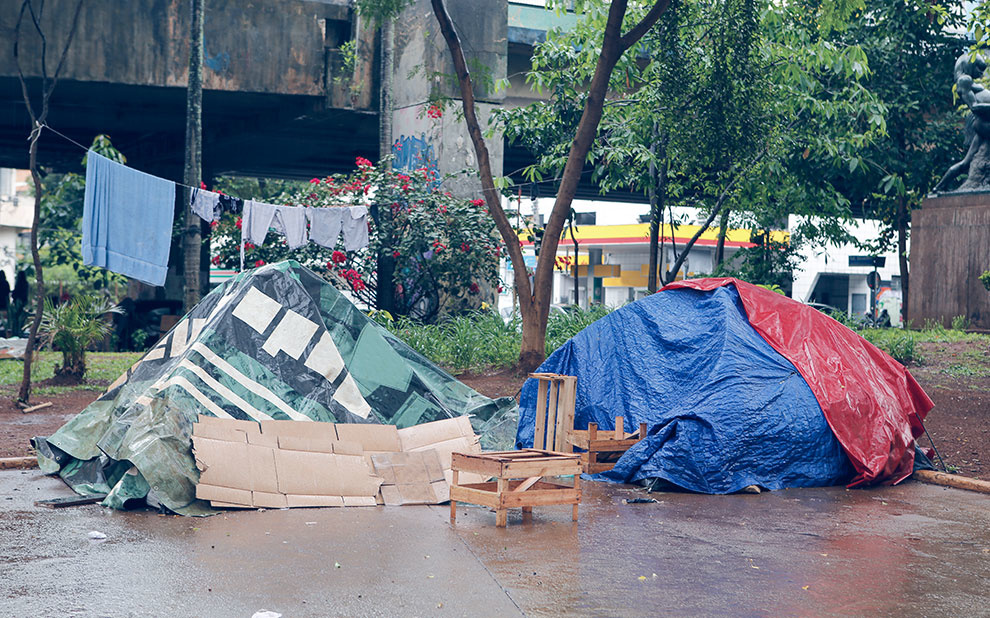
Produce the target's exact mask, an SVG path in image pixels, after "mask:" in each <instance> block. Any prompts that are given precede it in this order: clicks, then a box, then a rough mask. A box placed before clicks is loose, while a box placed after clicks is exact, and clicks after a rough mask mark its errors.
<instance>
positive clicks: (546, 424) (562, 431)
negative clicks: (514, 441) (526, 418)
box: [529, 373, 577, 453]
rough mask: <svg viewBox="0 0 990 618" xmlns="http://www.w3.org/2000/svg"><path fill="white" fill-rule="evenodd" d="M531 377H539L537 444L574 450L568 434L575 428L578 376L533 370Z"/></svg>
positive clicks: (541, 447)
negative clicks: (534, 371) (535, 371)
mask: <svg viewBox="0 0 990 618" xmlns="http://www.w3.org/2000/svg"><path fill="white" fill-rule="evenodd" d="M529 377H531V378H533V379H535V380H537V381H538V387H537V391H536V428H535V430H534V432H533V448H537V449H543V448H545V449H547V450H550V451H554V452H558V453H564V452H571V451H573V450H574V449H572V448H571V446H570V444H569V443H568V440H567V434H568V432H570V431H571V430H572V429H574V403H575V399H576V397H577V376H565V375H560V374H556V373H531V374H529Z"/></svg>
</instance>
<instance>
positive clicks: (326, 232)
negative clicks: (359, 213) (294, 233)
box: [306, 208, 351, 249]
mask: <svg viewBox="0 0 990 618" xmlns="http://www.w3.org/2000/svg"><path fill="white" fill-rule="evenodd" d="M345 216H347V217H350V216H351V214H350V210H349V209H347V208H307V209H306V217H307V218H308V219H309V239H310V240H312V241H313V242H315V243H316V244H318V245H320V246H321V247H326V248H327V249H333V248H335V247H336V246H337V239H338V238H340V229H341V227H342V226H343V225H344V217H345Z"/></svg>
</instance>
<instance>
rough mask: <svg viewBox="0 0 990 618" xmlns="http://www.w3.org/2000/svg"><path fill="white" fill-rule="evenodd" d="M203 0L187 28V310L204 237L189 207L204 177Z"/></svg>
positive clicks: (196, 291)
mask: <svg viewBox="0 0 990 618" xmlns="http://www.w3.org/2000/svg"><path fill="white" fill-rule="evenodd" d="M204 2H205V0H189V3H190V5H191V6H190V8H191V12H192V18H191V20H190V28H189V82H188V85H187V86H186V154H185V169H184V171H183V175H182V182H183V183H184V184H186V185H187V187H186V189H185V191H183V192H182V195H183V196H184V198H185V204H184V210H185V213H186V220H185V226H186V233H185V235H184V236H183V241H182V249H183V256H184V260H183V270H184V274H185V277H184V286H183V297H182V300H183V306H184V310H185V311H186V312H188V311H189V310H190V309H192V308H193V307H194V306H196V303H198V302H199V299H200V295H201V293H202V292H201V289H200V281H199V275H200V268H201V266H200V252H201V250H202V245H203V238H202V235H201V234H200V223H199V221H200V219H199V216H198V215H196V214H195V213H194V212H193V211H192V208H191V207H190V203H189V202H190V199H191V198H192V189H190V188H189V187H198V186H199V183H200V182H201V181H202V179H203V11H204V6H203V5H204Z"/></svg>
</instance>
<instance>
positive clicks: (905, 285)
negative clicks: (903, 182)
mask: <svg viewBox="0 0 990 618" xmlns="http://www.w3.org/2000/svg"><path fill="white" fill-rule="evenodd" d="M909 218H910V213H909V212H908V201H907V198H906V197H904V196H903V195H902V196H901V197H900V198H899V201H898V204H897V261H898V262H899V266H900V268H901V323H902V324H903V325H905V326H906V325H907V323H908V320H910V312H909V307H910V300H911V295H910V290H911V286H910V280H911V279H910V278H911V273H910V272H908V254H907V240H908V219H909Z"/></svg>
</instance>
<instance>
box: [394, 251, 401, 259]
mask: <svg viewBox="0 0 990 618" xmlns="http://www.w3.org/2000/svg"><path fill="white" fill-rule="evenodd" d="M399 255H400V254H399V252H398V251H393V252H392V257H394V258H397V257H399Z"/></svg>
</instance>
